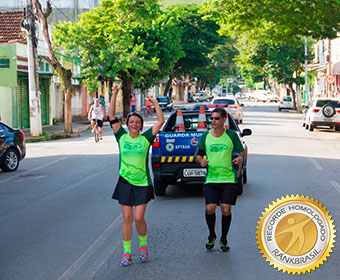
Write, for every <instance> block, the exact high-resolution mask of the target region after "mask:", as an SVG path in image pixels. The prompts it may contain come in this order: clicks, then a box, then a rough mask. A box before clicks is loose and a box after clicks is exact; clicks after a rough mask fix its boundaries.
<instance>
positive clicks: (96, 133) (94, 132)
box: [89, 119, 100, 143]
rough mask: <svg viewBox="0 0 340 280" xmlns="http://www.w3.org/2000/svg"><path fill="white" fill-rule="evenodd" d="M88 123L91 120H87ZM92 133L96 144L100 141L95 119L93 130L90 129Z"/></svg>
mask: <svg viewBox="0 0 340 280" xmlns="http://www.w3.org/2000/svg"><path fill="white" fill-rule="evenodd" d="M89 120H90V122H91V121H92V120H91V119H89ZM92 132H93V134H94V141H95V142H96V143H97V142H99V140H100V133H99V126H98V122H97V119H94V128H93V129H92Z"/></svg>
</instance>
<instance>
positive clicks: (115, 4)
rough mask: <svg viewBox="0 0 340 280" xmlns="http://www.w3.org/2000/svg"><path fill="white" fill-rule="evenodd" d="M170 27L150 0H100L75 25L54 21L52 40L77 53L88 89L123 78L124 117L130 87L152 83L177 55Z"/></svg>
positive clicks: (173, 28)
mask: <svg viewBox="0 0 340 280" xmlns="http://www.w3.org/2000/svg"><path fill="white" fill-rule="evenodd" d="M176 26H177V24H176V18H173V17H170V16H167V15H165V14H164V13H162V11H161V9H160V6H159V4H158V2H157V1H156V0H144V1H122V0H116V1H110V0H104V1H102V2H101V6H100V7H98V8H95V9H92V10H91V11H90V12H86V13H83V14H82V15H81V16H80V20H79V21H78V22H77V23H64V24H61V25H57V26H56V29H55V33H54V35H55V36H54V38H55V43H56V45H58V46H59V47H61V48H63V49H65V50H66V51H67V52H68V53H69V54H75V53H77V54H78V57H79V58H80V59H81V60H82V62H83V65H82V75H83V77H84V81H85V83H86V84H87V85H88V87H89V90H94V89H96V86H97V81H98V80H107V81H111V82H112V81H113V80H114V79H116V78H118V79H119V80H121V81H122V82H123V104H124V112H123V116H124V117H126V116H127V114H128V113H129V111H130V97H131V93H132V88H133V86H136V87H141V88H148V87H150V86H151V85H153V84H155V83H156V82H157V81H158V80H159V79H160V78H161V77H162V75H164V74H163V73H164V71H167V70H168V69H170V68H172V67H173V64H174V63H175V62H176V61H177V59H178V58H179V57H180V56H181V55H182V52H181V48H180V45H179V42H180V32H179V31H178V30H177V28H176ZM165 73H166V72H165Z"/></svg>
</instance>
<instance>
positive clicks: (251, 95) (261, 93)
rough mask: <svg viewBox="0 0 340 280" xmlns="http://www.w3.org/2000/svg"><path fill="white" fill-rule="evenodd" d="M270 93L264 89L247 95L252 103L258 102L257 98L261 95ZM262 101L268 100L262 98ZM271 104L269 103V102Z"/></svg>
mask: <svg viewBox="0 0 340 280" xmlns="http://www.w3.org/2000/svg"><path fill="white" fill-rule="evenodd" d="M268 93H269V92H268V91H267V90H264V89H258V90H255V91H253V92H249V93H247V98H248V99H249V100H251V101H255V100H256V97H257V96H260V95H263V94H265V95H266V94H268ZM260 98H261V97H260ZM262 99H264V101H267V98H263V97H262ZM258 101H260V100H259V98H258ZM268 102H269V101H268Z"/></svg>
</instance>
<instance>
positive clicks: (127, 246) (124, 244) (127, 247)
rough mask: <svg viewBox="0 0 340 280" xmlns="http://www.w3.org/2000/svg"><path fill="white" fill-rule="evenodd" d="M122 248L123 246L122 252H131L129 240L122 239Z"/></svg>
mask: <svg viewBox="0 0 340 280" xmlns="http://www.w3.org/2000/svg"><path fill="white" fill-rule="evenodd" d="M123 248H124V253H126V254H131V240H129V241H124V240H123Z"/></svg>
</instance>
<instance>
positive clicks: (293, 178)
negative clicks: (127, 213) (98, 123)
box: [0, 102, 340, 280]
mask: <svg viewBox="0 0 340 280" xmlns="http://www.w3.org/2000/svg"><path fill="white" fill-rule="evenodd" d="M245 105H246V106H245V107H244V111H245V116H244V124H242V125H241V128H251V129H252V131H253V135H252V136H248V137H246V138H245V140H246V142H247V144H248V147H249V159H248V184H246V185H245V187H244V193H243V195H242V196H240V197H239V198H238V201H237V205H236V206H235V207H234V208H233V210H232V213H233V217H232V225H231V230H230V233H229V237H228V240H229V243H230V246H231V251H230V252H228V253H220V252H218V250H213V251H212V252H206V251H205V247H204V244H205V242H206V238H207V234H208V231H207V228H206V225H205V220H204V199H203V196H202V191H201V186H200V185H190V186H186V187H183V186H170V187H169V188H168V189H167V195H166V196H165V197H158V198H156V199H155V200H154V201H152V202H151V203H150V205H149V207H148V210H147V214H146V219H147V222H148V241H149V247H150V259H149V262H148V263H146V264H140V263H138V261H137V259H138V255H137V253H138V252H137V249H138V241H137V239H138V238H137V236H136V232H135V231H134V235H133V241H132V248H133V264H132V265H131V266H130V267H128V268H122V267H120V266H119V262H120V258H121V254H122V248H121V247H122V246H121V222H122V219H121V214H120V207H119V204H118V203H117V202H116V201H112V200H111V194H112V191H113V188H114V185H115V182H116V180H117V174H118V154H117V152H118V151H117V144H116V142H115V140H114V137H113V135H112V132H111V131H110V128H109V127H105V128H104V140H103V141H102V142H100V143H99V144H95V143H94V140H93V137H92V136H91V135H90V132H89V131H86V132H84V133H82V135H81V137H80V138H75V139H67V140H59V141H51V142H43V143H31V144H27V157H26V159H25V160H23V161H22V162H21V164H20V167H19V169H18V170H17V171H16V172H14V173H0V224H1V227H0V279H1V280H2V279H4V280H14V279H15V280H17V279H20V280H22V279H23V280H26V279H27V280H35V279H37V280H50V279H55V280H68V279H72V280H74V279H79V280H84V279H97V280H109V279H150V278H152V279H195V280H196V279H236V280H237V279H291V278H293V277H294V276H292V275H288V274H283V273H282V272H279V271H277V270H276V269H274V268H273V267H271V266H270V265H269V263H266V261H265V259H264V258H263V257H262V255H261V254H260V252H259V250H258V248H257V244H256V234H255V232H256V226H257V221H258V220H259V216H261V213H262V212H263V211H264V210H265V208H266V207H268V205H269V204H270V203H272V202H273V201H275V200H276V199H278V198H281V197H282V196H286V195H291V194H304V195H309V196H311V197H314V198H315V199H317V200H319V202H320V203H322V204H323V205H324V206H326V207H327V210H329V211H330V214H331V215H332V216H333V219H334V221H335V225H340V203H339V202H340V133H339V132H334V131H327V130H318V129H316V130H315V131H314V132H309V131H306V130H305V129H304V128H302V126H301V123H300V119H301V115H300V114H298V113H295V112H278V110H277V105H275V104H267V103H263V104H262V103H261V104H256V103H249V102H246V103H245ZM151 124H152V122H149V123H147V124H146V125H151ZM216 226H217V233H218V234H219V233H220V213H218V215H217V223H216ZM339 262H340V253H339V246H338V245H337V244H336V246H335V248H334V252H333V253H332V254H331V257H330V258H329V259H328V261H327V262H325V263H324V264H323V265H321V266H320V268H319V269H318V268H317V269H316V270H315V271H312V272H311V273H310V274H309V273H308V274H307V275H300V276H297V275H296V276H295V277H296V278H307V277H308V279H331V280H333V279H334V280H335V279H340V270H339V268H338V264H339Z"/></svg>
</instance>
